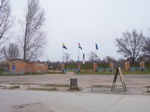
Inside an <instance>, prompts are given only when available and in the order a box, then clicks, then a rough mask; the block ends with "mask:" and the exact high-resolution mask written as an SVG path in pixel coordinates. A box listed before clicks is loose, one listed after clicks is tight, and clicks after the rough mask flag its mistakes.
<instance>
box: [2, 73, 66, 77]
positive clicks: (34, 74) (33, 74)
mask: <svg viewBox="0 0 150 112" xmlns="http://www.w3.org/2000/svg"><path fill="white" fill-rule="evenodd" d="M49 74H65V73H63V72H48V73H32V74H7V75H4V74H1V75H0V76H36V75H49Z"/></svg>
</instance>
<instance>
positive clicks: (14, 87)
mask: <svg viewBox="0 0 150 112" xmlns="http://www.w3.org/2000/svg"><path fill="white" fill-rule="evenodd" d="M19 88H20V87H19V86H17V85H16V86H11V87H10V88H9V89H19Z"/></svg>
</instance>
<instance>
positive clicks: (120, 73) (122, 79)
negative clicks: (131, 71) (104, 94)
mask: <svg viewBox="0 0 150 112" xmlns="http://www.w3.org/2000/svg"><path fill="white" fill-rule="evenodd" d="M118 75H119V77H120V81H121V84H122V87H123V91H127V87H126V85H125V80H124V78H123V75H122V71H121V68H120V67H118V68H116V72H115V75H114V80H113V83H112V87H111V91H113V90H114V89H115V86H116V81H117V77H118Z"/></svg>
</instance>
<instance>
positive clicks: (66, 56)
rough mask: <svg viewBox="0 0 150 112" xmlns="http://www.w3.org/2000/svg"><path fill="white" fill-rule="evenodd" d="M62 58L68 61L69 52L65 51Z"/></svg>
mask: <svg viewBox="0 0 150 112" xmlns="http://www.w3.org/2000/svg"><path fill="white" fill-rule="evenodd" d="M64 59H65V62H67V61H69V59H70V54H69V53H65V55H64Z"/></svg>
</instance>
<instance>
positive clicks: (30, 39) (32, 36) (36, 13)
mask: <svg viewBox="0 0 150 112" xmlns="http://www.w3.org/2000/svg"><path fill="white" fill-rule="evenodd" d="M44 21H45V19H44V10H41V9H40V6H39V1H38V0H28V4H27V10H26V15H25V27H24V31H23V34H24V36H23V38H20V39H19V42H20V43H21V45H22V48H23V59H24V60H25V61H31V60H36V59H37V58H38V57H40V56H41V55H42V52H43V48H44V47H45V44H46V38H45V34H44V32H43V30H42V26H43V23H44Z"/></svg>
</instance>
